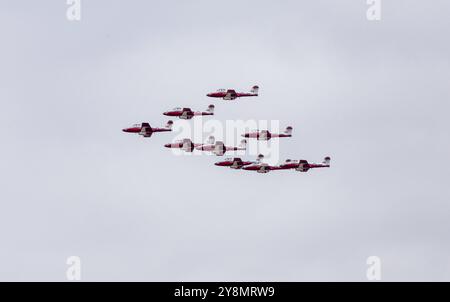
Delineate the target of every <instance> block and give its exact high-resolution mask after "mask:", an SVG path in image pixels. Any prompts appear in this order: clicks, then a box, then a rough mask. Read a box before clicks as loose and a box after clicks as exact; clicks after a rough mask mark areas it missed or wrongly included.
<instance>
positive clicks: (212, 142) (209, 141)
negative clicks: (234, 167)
mask: <svg viewBox="0 0 450 302" xmlns="http://www.w3.org/2000/svg"><path fill="white" fill-rule="evenodd" d="M215 142H216V138H215V137H214V136H212V135H211V136H210V137H208V140H207V141H206V143H207V144H210V145H214V143H215Z"/></svg>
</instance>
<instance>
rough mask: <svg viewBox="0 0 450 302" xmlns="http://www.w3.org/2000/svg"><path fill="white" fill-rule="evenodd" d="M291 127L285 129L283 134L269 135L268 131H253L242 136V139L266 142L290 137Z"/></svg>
mask: <svg viewBox="0 0 450 302" xmlns="http://www.w3.org/2000/svg"><path fill="white" fill-rule="evenodd" d="M292 129H293V128H292V127H291V126H289V127H286V130H284V132H283V133H270V131H269V130H254V131H251V132H247V133H244V134H242V136H243V137H246V138H256V139H257V140H259V141H267V140H270V139H271V138H273V137H292Z"/></svg>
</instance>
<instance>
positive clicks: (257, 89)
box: [250, 85, 259, 95]
mask: <svg viewBox="0 0 450 302" xmlns="http://www.w3.org/2000/svg"><path fill="white" fill-rule="evenodd" d="M258 91H259V86H257V85H255V86H253V87H252V90H250V92H251V93H253V94H256V95H258Z"/></svg>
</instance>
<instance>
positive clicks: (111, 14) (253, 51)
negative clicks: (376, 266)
mask: <svg viewBox="0 0 450 302" xmlns="http://www.w3.org/2000/svg"><path fill="white" fill-rule="evenodd" d="M66 8H67V5H66V1H48V0H47V1H31V0H30V1H23V0H20V1H2V2H0V39H1V47H0V67H1V68H0V101H1V110H0V134H1V137H2V144H1V148H0V166H1V169H0V181H1V183H2V184H3V185H2V189H1V190H0V239H1V245H0V280H2V281H5V280H56V281H64V280H66V269H67V265H66V259H67V257H68V256H71V255H76V256H79V257H80V258H81V261H82V280H84V281H97V280H102V281H108V280H127V281H132V280H142V281H144V280H145V281H316V280H318V281H325V280H326V281H328V280H330V281H344V280H354V281H364V280H366V269H367V265H366V259H367V257H369V256H372V255H375V256H378V257H380V259H381V261H382V262H381V264H382V280H384V281H400V280H402V281H406V280H409V281H418V280H424V281H443V280H446V281H450V259H449V255H450V243H449V240H448V238H449V231H450V222H449V219H448V218H449V216H448V215H449V213H450V205H449V202H450V194H449V193H450V190H449V186H448V180H449V177H450V175H449V168H450V167H449V163H448V159H447V157H448V155H449V151H450V142H449V134H448V129H449V128H450V121H449V119H448V112H449V109H450V108H449V107H450V106H449V97H450V92H449V87H450V86H449V79H450V64H449V54H450V41H449V37H450V19H449V18H448V13H449V11H450V3H449V2H448V1H445V0H435V1H419V0H409V1H406V0H404V1H401V0H389V1H386V0H384V1H382V14H381V17H382V19H381V21H372V22H370V21H368V20H367V19H366V10H367V8H368V6H367V5H366V1H365V0H359V1H355V0H344V1H334V0H321V1H319V0H315V1H261V0H258V1H237V0H236V1H235V0H229V1H211V0H204V1H194V0H190V1H181V0H179V1H174V0H172V1H137V0H135V1H127V2H126V3H125V2H124V1H106V0H89V1H86V0H84V1H83V0H82V13H81V21H80V22H70V21H68V20H67V19H66ZM253 84H258V85H259V86H260V87H261V90H260V96H259V97H258V98H257V99H251V100H250V99H245V100H239V101H237V102H234V103H227V102H223V101H215V102H214V103H215V104H216V118H218V119H221V120H224V121H225V120H226V119H244V120H247V119H257V120H259V119H268V120H279V121H280V125H281V126H285V125H286V124H291V125H292V126H293V127H294V137H293V138H292V139H286V140H283V141H282V142H281V144H280V158H281V159H285V158H297V159H300V158H305V159H307V160H310V161H320V160H321V159H322V158H323V157H324V156H325V155H330V156H331V157H332V167H331V168H330V169H324V170H313V171H309V172H308V173H298V172H295V171H275V172H272V173H268V174H265V175H264V174H258V173H251V172H248V171H233V170H230V169H224V168H219V167H215V166H214V165H213V163H214V162H215V161H216V160H217V158H216V157H213V156H192V157H185V156H173V154H172V153H171V152H170V151H169V150H167V149H165V148H163V147H162V146H163V145H164V144H165V143H167V142H170V140H171V138H172V137H173V135H174V134H170V133H162V134H160V135H154V136H153V137H152V138H150V139H142V138H141V137H136V136H133V135H127V134H125V133H122V132H121V131H120V130H121V128H123V127H126V126H128V125H130V124H132V123H134V122H142V121H148V122H150V123H151V124H152V125H155V126H162V125H163V124H165V122H166V120H167V119H166V117H164V116H163V115H161V113H162V112H163V111H166V110H167V109H170V108H172V107H174V106H190V107H192V108H195V109H204V108H206V106H207V105H208V104H209V103H211V100H210V99H208V98H207V97H206V96H205V94H206V93H208V92H210V91H214V90H215V89H217V88H236V89H239V90H247V89H249V88H250V87H251V86H252V85H253Z"/></svg>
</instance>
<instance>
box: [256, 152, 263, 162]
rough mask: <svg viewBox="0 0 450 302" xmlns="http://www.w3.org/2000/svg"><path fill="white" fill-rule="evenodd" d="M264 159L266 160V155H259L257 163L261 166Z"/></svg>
mask: <svg viewBox="0 0 450 302" xmlns="http://www.w3.org/2000/svg"><path fill="white" fill-rule="evenodd" d="M263 159H264V155H262V154H259V155H258V157H257V158H256V162H257V163H258V164H259V163H260V162H262V160H263Z"/></svg>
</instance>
